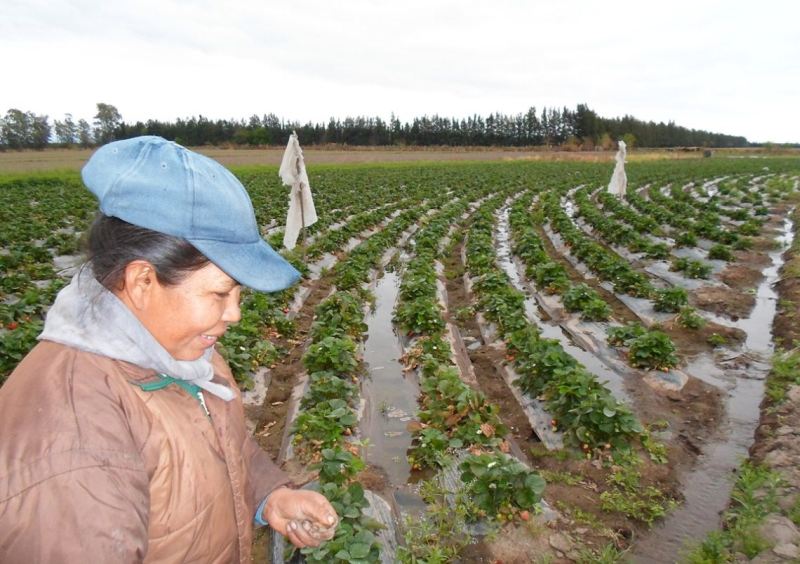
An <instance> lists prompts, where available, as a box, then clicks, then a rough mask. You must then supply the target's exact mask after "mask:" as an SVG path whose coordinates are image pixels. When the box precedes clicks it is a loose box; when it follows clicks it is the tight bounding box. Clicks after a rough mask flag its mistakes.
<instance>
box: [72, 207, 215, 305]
mask: <svg viewBox="0 0 800 564" xmlns="http://www.w3.org/2000/svg"><path fill="white" fill-rule="evenodd" d="M85 244H86V254H87V264H88V265H90V266H91V267H92V270H93V271H94V277H95V278H96V279H97V281H98V282H100V284H102V285H103V286H105V287H106V288H107V289H108V290H112V291H113V290H121V289H122V288H123V287H124V285H125V283H124V278H123V277H124V272H125V267H126V266H128V264H130V263H131V262H133V261H135V260H146V261H147V262H149V263H150V264H152V265H153V267H154V268H155V272H156V278H157V279H158V281H159V282H160V283H161V284H163V285H165V286H175V285H176V284H180V282H181V281H183V279H184V278H186V277H187V276H188V275H189V274H191V273H192V272H194V271H196V270H199V269H201V268H203V267H204V266H205V265H207V264H208V263H209V262H210V261H209V260H208V258H206V256H205V255H204V254H203V253H201V252H200V251H198V250H197V249H196V248H195V247H194V246H193V245H192V244H191V243H189V241H187V240H186V239H183V238H181V237H174V236H172V235H166V234H164V233H160V232H158V231H153V230H151V229H146V228H144V227H139V226H137V225H132V224H130V223H128V222H126V221H123V220H121V219H118V218H116V217H110V216H107V215H105V214H103V213H99V212H98V214H97V217H95V220H94V223H93V224H92V227H91V228H90V230H89V236H88V237H87V239H86V243H85Z"/></svg>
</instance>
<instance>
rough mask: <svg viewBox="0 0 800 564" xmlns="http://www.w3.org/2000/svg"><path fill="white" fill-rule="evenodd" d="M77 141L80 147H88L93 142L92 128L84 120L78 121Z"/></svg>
mask: <svg viewBox="0 0 800 564" xmlns="http://www.w3.org/2000/svg"><path fill="white" fill-rule="evenodd" d="M78 141H79V142H80V144H81V147H90V146H91V145H92V143H93V142H94V139H93V137H92V127H91V126H90V125H89V122H88V121H86V120H85V119H81V120H79V121H78Z"/></svg>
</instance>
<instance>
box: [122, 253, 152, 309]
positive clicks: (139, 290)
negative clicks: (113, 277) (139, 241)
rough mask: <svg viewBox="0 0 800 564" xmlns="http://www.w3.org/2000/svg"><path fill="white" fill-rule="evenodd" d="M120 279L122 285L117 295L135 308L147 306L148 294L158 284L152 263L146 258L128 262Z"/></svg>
mask: <svg viewBox="0 0 800 564" xmlns="http://www.w3.org/2000/svg"><path fill="white" fill-rule="evenodd" d="M122 279H123V283H124V286H123V287H122V289H121V290H120V291H119V293H118V294H117V296H118V297H119V298H120V299H121V300H122V301H123V302H125V303H126V304H128V306H129V307H131V306H132V307H133V308H135V309H137V310H142V309H144V308H145V307H147V303H148V301H149V299H150V296H151V295H152V293H153V290H154V289H155V288H156V286H157V285H158V278H156V270H155V268H154V267H153V265H152V264H150V263H149V262H147V261H146V260H134V261H132V262H129V263H128V264H127V266H126V267H125V274H124V276H123V277H122Z"/></svg>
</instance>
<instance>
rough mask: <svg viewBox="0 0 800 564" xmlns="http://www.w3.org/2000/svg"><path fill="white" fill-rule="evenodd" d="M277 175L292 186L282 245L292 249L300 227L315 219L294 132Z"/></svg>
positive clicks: (300, 151) (301, 154)
mask: <svg viewBox="0 0 800 564" xmlns="http://www.w3.org/2000/svg"><path fill="white" fill-rule="evenodd" d="M278 175H279V176H280V177H281V180H282V181H283V183H284V184H285V185H286V186H291V187H292V189H291V191H290V192H289V213H288V214H287V215H286V229H285V230H284V232H283V246H284V247H286V248H287V249H293V248H294V246H295V244H296V243H297V237H298V235H299V234H300V229H302V228H303V226H305V227H308V226H309V225H311V224H313V223H315V222H316V221H317V210H316V209H315V208H314V199H313V197H312V196H311V186H310V185H309V182H308V174H307V173H306V163H305V160H304V159H303V150H302V149H301V148H300V142H299V141H298V140H297V134H296V133H292V135H291V136H290V137H289V143H288V144H287V145H286V151H285V152H284V153H283V160H282V161H281V168H280V169H279V170H278ZM301 199H302V205H301ZM301 210H302V211H301Z"/></svg>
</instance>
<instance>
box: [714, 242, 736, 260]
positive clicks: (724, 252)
mask: <svg viewBox="0 0 800 564" xmlns="http://www.w3.org/2000/svg"><path fill="white" fill-rule="evenodd" d="M708 258H710V259H712V260H724V261H727V262H731V261H733V260H734V258H733V253H732V252H731V249H730V247H728V246H727V245H722V244H720V243H717V244H715V245H713V246H712V247H711V248H710V249H709V250H708Z"/></svg>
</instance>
